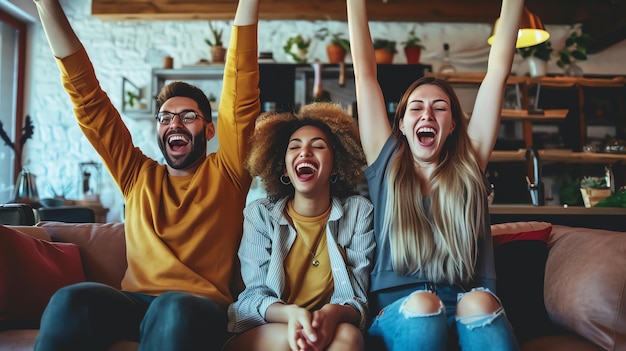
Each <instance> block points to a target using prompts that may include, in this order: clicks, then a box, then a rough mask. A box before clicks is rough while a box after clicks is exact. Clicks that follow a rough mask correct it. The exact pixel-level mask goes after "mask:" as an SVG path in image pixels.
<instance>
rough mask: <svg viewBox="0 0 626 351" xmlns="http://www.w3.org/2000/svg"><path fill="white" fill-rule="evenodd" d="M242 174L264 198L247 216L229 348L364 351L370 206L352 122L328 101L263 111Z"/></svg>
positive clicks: (250, 207)
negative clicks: (359, 187)
mask: <svg viewBox="0 0 626 351" xmlns="http://www.w3.org/2000/svg"><path fill="white" fill-rule="evenodd" d="M252 150H253V151H252V153H251V155H250V156H249V158H248V163H247V165H248V169H249V170H250V173H251V174H252V175H253V176H258V177H260V178H261V179H262V183H263V186H264V188H265V190H266V191H267V194H268V198H267V199H259V200H256V201H254V202H252V203H250V204H249V205H248V206H247V207H246V209H245V211H244V233H243V239H242V242H241V246H240V249H239V259H240V261H241V273H242V277H243V281H244V283H245V290H244V291H243V292H242V293H241V294H240V295H239V298H238V299H237V301H236V302H235V303H234V304H232V305H231V306H230V308H229V321H230V322H229V330H230V331H231V332H233V333H236V334H237V335H236V336H235V337H234V338H232V339H231V340H230V342H229V343H228V345H227V350H258V351H260V350H268V351H280V350H294V351H295V350H354V351H358V350H363V347H364V344H363V335H362V331H363V330H364V328H365V326H366V321H367V314H366V312H367V303H366V297H367V290H368V283H369V272H370V268H371V258H372V254H373V252H374V236H373V212H372V211H373V207H372V205H371V203H370V202H369V201H368V200H367V199H365V198H364V197H362V196H359V195H354V186H355V184H356V182H357V179H358V178H359V175H360V174H361V171H362V169H363V167H364V165H365V159H364V157H363V151H362V149H361V146H360V144H359V139H358V129H357V126H356V123H355V121H354V119H353V118H352V117H351V116H349V115H348V114H346V113H345V112H344V111H343V109H342V108H341V107H340V106H338V105H334V104H330V103H315V104H311V105H306V106H304V107H303V108H302V109H300V111H299V112H298V113H297V114H293V113H269V114H265V115H262V116H261V118H260V120H259V122H258V123H257V127H256V130H255V133H254V136H253V139H252Z"/></svg>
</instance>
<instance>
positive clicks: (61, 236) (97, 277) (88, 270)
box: [38, 222, 127, 289]
mask: <svg viewBox="0 0 626 351" xmlns="http://www.w3.org/2000/svg"><path fill="white" fill-rule="evenodd" d="M38 226H40V227H42V228H44V229H45V230H46V231H47V232H48V234H50V237H51V238H52V241H61V242H70V243H74V244H76V245H78V247H79V249H80V256H81V259H82V261H83V270H84V271H85V278H86V279H87V280H88V281H96V282H100V283H104V284H107V285H110V286H112V287H115V288H118V289H119V288H120V286H121V282H122V278H123V277H124V273H125V272H126V267H127V263H126V245H125V237H124V224H123V223H63V222H39V223H38Z"/></svg>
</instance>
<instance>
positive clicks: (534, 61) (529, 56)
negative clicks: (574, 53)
mask: <svg viewBox="0 0 626 351" xmlns="http://www.w3.org/2000/svg"><path fill="white" fill-rule="evenodd" d="M552 51H553V49H552V44H551V43H550V41H549V40H546V41H544V42H543V43H541V44H537V45H533V46H528V47H525V48H519V49H517V53H518V54H520V56H522V58H523V59H524V61H525V62H527V64H528V72H529V74H530V76H531V77H541V76H545V75H546V72H547V69H548V61H550V55H552Z"/></svg>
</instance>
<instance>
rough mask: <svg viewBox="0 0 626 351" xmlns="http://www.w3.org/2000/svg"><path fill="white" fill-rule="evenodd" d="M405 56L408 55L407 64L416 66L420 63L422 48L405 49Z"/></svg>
mask: <svg viewBox="0 0 626 351" xmlns="http://www.w3.org/2000/svg"><path fill="white" fill-rule="evenodd" d="M404 54H405V55H406V63H408V64H411V65H416V64H418V63H420V56H421V55H422V48H420V47H419V46H412V47H406V48H404Z"/></svg>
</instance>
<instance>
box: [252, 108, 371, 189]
mask: <svg viewBox="0 0 626 351" xmlns="http://www.w3.org/2000/svg"><path fill="white" fill-rule="evenodd" d="M303 126H315V127H318V128H320V129H321V130H322V131H324V133H326V135H327V137H328V138H329V142H330V147H331V148H332V150H333V156H334V160H335V161H334V162H335V164H334V168H335V169H336V170H337V182H336V183H334V184H333V183H331V184H330V192H331V195H333V196H337V197H346V196H349V195H352V194H354V193H355V191H354V188H355V186H356V183H357V181H358V180H359V178H360V176H361V173H362V171H363V168H364V166H365V156H364V154H363V149H362V148H361V143H360V141H359V130H358V127H357V124H356V121H355V119H354V118H353V117H352V116H350V115H349V114H347V113H346V112H345V111H344V110H343V108H342V107H341V106H340V105H338V104H335V103H328V102H316V103H311V104H308V105H305V106H303V107H302V108H300V111H298V112H297V113H295V114H294V113H292V112H265V113H263V114H261V115H260V116H259V118H258V120H257V125H256V128H255V131H254V134H253V135H252V140H251V143H252V145H251V152H250V154H249V155H248V158H247V160H246V165H245V166H246V168H247V169H248V171H249V172H250V174H251V175H252V176H253V177H256V176H258V177H260V178H261V181H262V183H263V187H264V188H265V191H266V192H267V196H268V197H269V198H270V199H271V200H272V201H276V200H278V199H281V198H283V197H285V196H291V195H293V194H294V192H295V189H294V187H293V185H291V184H289V185H284V184H282V183H281V182H280V176H281V175H283V174H284V172H285V153H286V152H287V145H288V144H289V138H290V137H291V135H292V134H293V133H294V132H295V131H296V130H298V129H299V128H301V127H303Z"/></svg>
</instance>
